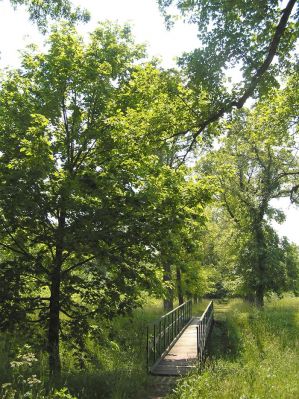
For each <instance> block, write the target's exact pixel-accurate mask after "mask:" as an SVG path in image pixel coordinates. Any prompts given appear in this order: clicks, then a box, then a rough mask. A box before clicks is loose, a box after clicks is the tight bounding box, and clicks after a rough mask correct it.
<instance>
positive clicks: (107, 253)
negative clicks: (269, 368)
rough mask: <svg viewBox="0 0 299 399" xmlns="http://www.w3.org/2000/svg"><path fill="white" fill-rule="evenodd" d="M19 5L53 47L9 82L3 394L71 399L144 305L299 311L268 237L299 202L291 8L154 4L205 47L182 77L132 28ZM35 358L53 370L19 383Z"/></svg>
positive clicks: (285, 254) (287, 258)
mask: <svg viewBox="0 0 299 399" xmlns="http://www.w3.org/2000/svg"><path fill="white" fill-rule="evenodd" d="M11 3H12V4H14V5H16V6H17V5H19V4H20V3H21V4H24V6H25V9H26V12H27V13H28V15H29V16H30V17H31V19H32V21H33V22H34V23H35V24H36V25H37V27H38V28H39V30H40V31H41V32H42V33H43V35H44V36H43V38H45V40H46V41H47V44H46V46H45V47H44V48H43V49H42V50H40V49H38V47H36V46H34V45H29V46H27V48H26V49H25V50H23V51H22V54H21V63H20V64H19V67H18V68H11V67H9V68H6V69H3V71H2V76H1V93H0V103H1V115H0V124H1V138H0V140H1V169H0V174H1V199H0V202H1V203H0V209H1V243H0V245H1V289H0V296H1V305H0V306H1V330H2V331H3V348H4V349H3V354H5V353H8V356H7V364H9V363H10V365H11V368H12V369H15V370H18V371H17V372H15V373H14V372H12V373H10V375H9V373H8V374H6V375H7V378H8V380H9V379H10V380H11V381H13V382H8V383H6V382H5V380H4V381H3V382H4V386H3V392H4V393H3V395H6V396H5V397H18V395H19V396H20V395H24V390H25V391H26V392H29V393H28V395H31V396H28V397H42V395H44V393H43V392H47V393H46V395H48V396H46V397H49V395H54V397H55V395H56V397H63V396H61V395H65V397H67V395H70V394H69V393H67V390H65V389H63V390H62V391H57V390H55V386H56V385H58V386H59V385H60V384H61V383H62V381H65V378H66V376H67V378H70V374H69V371H70V370H71V374H72V373H74V374H76V373H81V372H82V371H83V370H87V369H93V368H95V369H101V370H105V367H106V366H107V365H106V366H103V362H104V363H105V361H104V360H105V356H104V355H103V352H102V351H103V348H105V347H107V346H108V347H109V346H110V347H111V345H112V347H113V345H117V346H118V345H119V343H116V342H117V340H118V339H116V338H115V337H114V336H113V331H114V325H113V322H112V321H111V320H118V318H119V317H120V316H125V317H132V314H133V313H132V312H134V309H136V308H138V307H140V306H145V303H146V302H147V301H149V298H161V299H163V302H164V309H165V310H169V309H171V308H172V307H173V304H174V301H175V299H176V298H177V301H178V302H179V303H182V302H183V301H184V300H185V299H186V298H193V300H194V301H195V302H196V301H198V299H199V298H202V297H215V298H224V297H225V298H226V297H236V296H238V297H242V298H244V299H246V300H247V301H248V302H250V303H254V304H255V305H256V306H257V307H263V306H264V301H265V298H267V297H269V296H271V295H273V294H276V295H279V296H281V295H283V293H285V292H291V293H293V294H294V295H298V273H299V272H298V267H299V266H298V247H297V245H296V244H294V243H292V242H290V241H288V239H287V238H285V237H282V238H281V237H279V236H278V234H277V232H276V231H275V230H274V228H273V227H272V226H273V221H275V222H276V223H281V222H283V220H284V214H283V212H282V211H281V210H279V209H278V208H277V207H276V206H275V205H276V204H277V203H275V202H273V200H277V199H281V198H284V199H285V200H288V201H290V203H292V204H294V205H296V204H297V203H298V187H299V184H298V173H299V169H298V157H297V147H298V66H297V54H296V48H297V37H298V32H297V31H298V22H297V14H298V9H297V4H296V1H289V2H285V3H284V2H276V1H274V2H273V1H269V2H265V4H261V3H260V2H252V4H247V3H246V2H243V1H237V2H235V4H234V7H233V8H231V7H228V6H227V2H225V1H223V2H221V7H220V8H219V4H218V3H217V4H216V3H215V2H214V1H207V2H201V1H198V2H189V1H185V2H184V1H180V2H175V1H174V2H172V1H160V2H159V6H160V11H161V13H162V14H164V18H165V21H166V24H167V26H168V27H169V28H170V29H171V28H172V25H173V24H174V23H175V21H176V20H177V18H178V16H179V15H181V16H182V17H183V18H184V19H185V21H187V22H188V21H189V22H191V23H192V24H193V25H194V26H195V29H196V31H197V32H198V34H199V39H198V40H199V41H198V43H199V44H200V47H198V48H196V49H195V50H192V49H190V48H184V50H185V51H186V50H188V51H189V52H185V53H184V54H183V55H182V56H181V57H180V59H179V60H178V67H174V66H172V67H171V68H167V67H165V65H164V66H163V65H162V64H161V62H160V61H159V60H158V59H156V58H151V57H149V56H148V55H147V54H146V49H145V47H144V46H143V45H140V44H136V42H135V39H134V38H133V37H132V35H131V30H130V27H129V26H117V25H115V24H113V23H111V22H110V23H101V24H99V25H98V26H97V27H96V28H94V30H93V33H92V34H91V35H90V38H89V39H88V37H87V35H86V34H85V38H84V39H83V38H82V37H81V36H80V34H79V33H78V32H77V30H76V27H75V24H76V23H77V22H78V21H80V20H81V21H87V20H88V14H87V13H86V12H85V11H82V10H78V9H77V10H75V9H74V8H73V6H72V5H70V4H69V3H68V2H67V1H55V2H46V1H44V2H43V1H42V2H35V1H24V2H22V1H12V2H11ZM172 5H176V6H177V8H171V7H170V6H172ZM169 7H170V8H169ZM173 12H175V14H176V15H175V16H173V15H172V13H173ZM51 19H56V20H57V19H58V20H63V22H61V21H60V22H58V24H56V25H55V26H53V27H52V28H50V27H49V22H50V20H51ZM184 44H185V42H183V45H184ZM231 68H233V71H234V72H235V74H236V76H237V79H238V82H236V80H235V79H231V78H230V76H229V75H228V74H227V71H228V70H232V69H231ZM236 71H237V73H236ZM249 99H251V102H249V103H248V102H246V101H247V100H249ZM245 103H246V104H250V107H249V106H247V107H245V105H246V104H245ZM24 332H25V333H24ZM137 335H138V334H137ZM11 336H13V337H14V339H13V340H12V339H11V338H10V337H11ZM21 341H22V342H24V343H26V345H25V346H23V348H21V347H20V343H21ZM28 344H29V345H30V346H28ZM126 344H127V343H126V342H124V343H123V345H126ZM7 346H8V347H9V348H10V349H9V350H7ZM17 347H20V348H19V349H17ZM32 348H33V352H35V353H36V352H37V351H38V352H39V353H41V355H40V360H39V363H41V362H43V360H42V359H46V358H48V365H46V363H45V364H44V366H43V376H41V375H40V372H38V374H39V375H38V378H37V377H36V375H37V374H32V375H30V376H27V377H26V378H27V379H25V380H24V379H23V383H20V378H21V377H20V376H22V374H21V371H20V370H21V369H22V367H24V368H25V369H27V368H29V369H30V367H31V366H32V365H33V364H34V363H35V361H36V358H35V355H34V354H33V352H31V349H32ZM95 348H98V349H95ZM18 350H19V354H18V355H17V354H16V352H18ZM96 351H98V354H97V356H96V355H95V352H96ZM67 352H68V353H71V355H70V356H69V357H68V361H69V362H71V363H72V366H71V367H69V371H67V370H68V368H67V367H66V364H65V363H64V362H63V361H61V360H62V357H61V353H67ZM46 353H47V354H48V355H46ZM14 356H17V360H12V359H13V358H14ZM70 359H72V360H70ZM18 373H19V374H18ZM23 377H24V376H23ZM23 377H22V378H23ZM41 381H43V382H41ZM7 384H8V385H7ZM22 384H23V386H22ZM41 384H42V386H41ZM16 386H17V389H16ZM73 390H74V392H75V393H76V394H77V395H82V397H85V396H84V395H86V394H84V392H83V391H82V386H81V387H79V388H78V387H77V388H76V389H75V388H73ZM80 390H81V391H80ZM80 392H81V393H80ZM9 395H11V396H9ZM12 395H14V396H12ZM59 395H60V396H59ZM20 397H23V396H20ZM125 397H126V396H125Z"/></svg>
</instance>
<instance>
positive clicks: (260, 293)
mask: <svg viewBox="0 0 299 399" xmlns="http://www.w3.org/2000/svg"><path fill="white" fill-rule="evenodd" d="M264 295H265V290H264V287H263V285H262V284H261V285H259V286H258V287H257V289H256V291H255V298H256V302H255V303H256V306H258V307H263V306H264Z"/></svg>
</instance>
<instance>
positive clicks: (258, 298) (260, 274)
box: [255, 221, 266, 307]
mask: <svg viewBox="0 0 299 399" xmlns="http://www.w3.org/2000/svg"><path fill="white" fill-rule="evenodd" d="M255 237H256V246H257V270H256V271H257V278H258V282H257V284H256V287H255V303H256V306H258V307H263V306H264V296H265V282H264V281H265V277H266V276H265V272H266V254H265V250H266V248H265V237H264V232H263V226H262V221H260V222H259V223H257V225H256V229H255Z"/></svg>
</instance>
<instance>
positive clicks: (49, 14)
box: [10, 0, 89, 32]
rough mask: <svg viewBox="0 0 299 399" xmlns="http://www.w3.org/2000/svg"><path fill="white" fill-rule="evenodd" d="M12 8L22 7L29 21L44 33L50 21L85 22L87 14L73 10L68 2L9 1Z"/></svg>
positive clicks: (66, 0) (44, 0)
mask: <svg viewBox="0 0 299 399" xmlns="http://www.w3.org/2000/svg"><path fill="white" fill-rule="evenodd" d="M10 2H11V4H12V5H13V6H14V7H17V6H20V5H24V6H25V7H26V8H27V10H28V13H29V18H30V20H31V21H33V22H35V23H36V24H37V26H38V27H39V28H40V29H41V30H42V31H43V32H45V30H46V29H47V25H48V23H49V21H50V20H61V19H64V20H67V21H69V22H78V21H83V22H86V21H88V19H89V14H88V12H87V11H86V10H81V9H80V8H74V7H73V6H72V2H71V1H69V0H38V1H37V0H10Z"/></svg>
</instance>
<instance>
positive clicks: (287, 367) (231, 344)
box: [169, 297, 299, 399]
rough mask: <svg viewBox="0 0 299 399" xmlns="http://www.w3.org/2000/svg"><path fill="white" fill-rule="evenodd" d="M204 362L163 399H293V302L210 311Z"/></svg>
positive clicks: (298, 380)
mask: <svg viewBox="0 0 299 399" xmlns="http://www.w3.org/2000/svg"><path fill="white" fill-rule="evenodd" d="M208 349H209V358H208V360H207V362H206V364H205V367H204V369H203V370H202V371H201V372H198V373H195V374H193V375H191V376H189V377H187V378H184V379H182V380H181V382H180V383H179V385H178V387H177V389H176V391H175V393H174V394H172V395H171V396H169V399H170V398H171V399H298V398H299V298H291V297H288V298H284V299H281V300H278V299H272V300H271V301H268V302H267V303H266V306H265V309H264V310H262V311H258V310H256V309H255V308H253V307H251V306H249V305H247V304H244V303H243V302H241V301H238V300H233V301H230V302H229V304H227V305H221V304H220V305H219V304H218V305H216V324H215V328H214V330H213V334H212V337H211V341H210V345H209V348H208Z"/></svg>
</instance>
